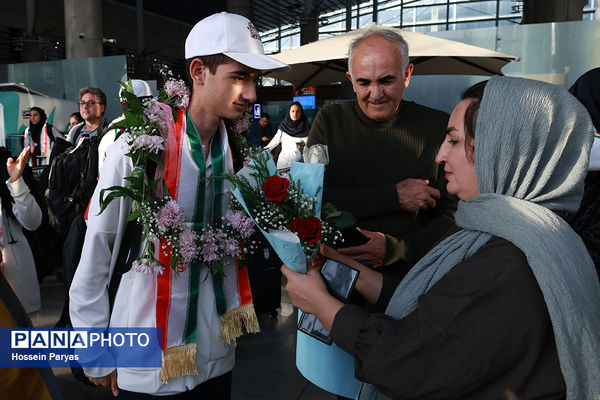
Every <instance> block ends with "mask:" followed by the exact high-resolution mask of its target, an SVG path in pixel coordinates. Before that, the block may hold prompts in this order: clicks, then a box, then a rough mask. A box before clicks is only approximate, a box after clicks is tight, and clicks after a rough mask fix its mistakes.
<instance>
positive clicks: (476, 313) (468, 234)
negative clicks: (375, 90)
mask: <svg viewBox="0 0 600 400" xmlns="http://www.w3.org/2000/svg"><path fill="white" fill-rule="evenodd" d="M591 128H592V127H591V121H590V118H589V116H588V114H587V112H586V111H585V109H584V108H583V106H581V104H579V102H577V101H576V100H575V99H574V98H573V96H571V95H570V94H569V93H568V92H567V91H566V90H565V89H563V88H561V87H558V86H555V85H550V84H548V83H545V82H539V81H533V80H527V79H521V78H510V77H494V78H492V79H490V80H489V81H488V82H481V83H479V84H477V85H475V86H473V87H471V88H469V89H468V90H467V91H466V92H465V93H464V94H463V96H462V100H461V101H460V103H458V105H457V106H456V108H455V109H454V111H453V112H452V115H451V116H450V120H449V122H448V129H447V134H446V139H445V141H444V143H443V144H442V146H441V147H440V150H439V152H438V154H437V157H436V160H437V162H439V163H441V164H443V166H444V171H445V174H446V177H447V180H448V192H449V193H452V194H455V195H457V196H458V197H459V198H460V200H461V201H460V202H459V204H458V209H457V211H456V214H455V217H456V226H455V227H454V228H453V229H452V230H451V231H450V232H448V235H449V236H447V237H446V238H445V239H443V240H442V241H441V242H440V243H438V244H437V245H436V246H435V247H434V248H433V249H432V250H431V251H430V252H429V253H427V254H426V255H425V257H423V258H422V259H421V260H420V261H419V262H418V263H417V264H416V265H415V266H414V267H413V268H412V269H411V270H410V271H409V273H408V274H407V275H406V277H405V278H404V279H403V280H402V281H401V282H400V283H398V280H394V279H393V278H390V276H389V275H382V274H380V273H378V272H377V271H376V270H372V269H370V268H368V267H366V266H364V265H362V264H360V263H358V262H357V261H355V260H354V259H352V258H349V257H346V256H342V255H340V254H339V253H337V252H336V251H335V250H333V249H331V248H329V247H326V246H323V247H321V249H320V251H321V255H322V257H327V258H333V259H336V260H338V261H340V262H342V263H345V264H347V265H349V266H351V267H355V268H357V269H359V270H360V275H359V278H358V282H357V283H356V289H357V290H358V291H359V292H360V293H361V295H363V296H364V297H365V299H367V300H368V301H369V302H370V303H372V304H375V306H376V308H377V309H378V310H380V311H383V310H385V314H383V313H372V314H370V313H368V312H366V311H364V310H363V309H361V308H359V307H357V306H355V305H350V304H347V305H344V304H342V303H340V302H339V301H337V300H336V299H335V298H333V297H332V296H331V295H330V294H329V293H328V292H327V289H326V287H325V284H324V282H323V280H322V278H321V276H320V274H319V271H318V269H317V268H318V265H319V263H317V265H315V267H316V268H309V271H308V273H307V274H305V275H302V274H299V273H296V272H294V271H292V270H290V269H288V268H286V267H282V271H283V273H284V274H285V275H286V276H287V278H288V284H287V289H288V292H289V294H290V297H291V299H292V302H293V303H294V305H295V306H297V307H299V308H300V309H302V310H303V311H304V312H308V313H311V314H314V315H315V316H317V318H319V320H320V321H321V322H322V323H323V325H324V326H325V328H326V329H328V330H329V331H330V332H331V337H332V338H333V339H334V341H335V343H336V344H337V345H338V346H339V347H340V348H342V349H344V350H345V351H347V352H348V353H349V354H350V355H352V356H353V357H354V359H355V374H356V377H357V378H358V379H360V380H362V381H364V382H367V383H368V384H366V385H364V386H363V389H362V391H361V397H360V398H361V399H364V400H371V399H384V398H387V397H391V398H403V399H416V398H419V399H448V398H453V399H463V400H470V399H473V400H475V399H564V398H565V397H566V398H568V399H595V398H598V397H599V396H600V380H599V379H598V371H600V358H598V354H600V335H599V334H598V332H600V313H599V312H598V310H600V283H599V282H598V278H597V276H596V271H595V269H594V265H593V263H592V260H591V258H590V256H589V254H588V253H587V251H586V249H585V246H584V245H583V243H582V241H581V239H580V238H579V237H578V236H577V234H576V233H575V232H573V230H572V229H571V228H570V227H569V225H568V224H567V223H566V222H565V221H564V220H562V219H561V218H560V217H559V216H558V214H559V213H564V212H572V211H574V210H576V209H577V207H578V205H579V201H580V199H581V195H582V193H583V178H584V176H585V171H586V167H587V165H588V154H589V148H590V146H591V143H592V137H591V135H590V134H589V132H590V129H591ZM386 396H387V397H386Z"/></svg>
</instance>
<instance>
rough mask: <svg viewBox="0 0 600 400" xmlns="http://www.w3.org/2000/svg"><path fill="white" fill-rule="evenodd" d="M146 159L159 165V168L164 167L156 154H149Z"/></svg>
mask: <svg viewBox="0 0 600 400" xmlns="http://www.w3.org/2000/svg"><path fill="white" fill-rule="evenodd" d="M148 158H149V159H150V160H151V161H154V162H155V163H156V164H157V165H160V166H161V167H164V166H165V162H164V161H163V159H162V157H161V156H160V155H158V154H154V153H149V154H148Z"/></svg>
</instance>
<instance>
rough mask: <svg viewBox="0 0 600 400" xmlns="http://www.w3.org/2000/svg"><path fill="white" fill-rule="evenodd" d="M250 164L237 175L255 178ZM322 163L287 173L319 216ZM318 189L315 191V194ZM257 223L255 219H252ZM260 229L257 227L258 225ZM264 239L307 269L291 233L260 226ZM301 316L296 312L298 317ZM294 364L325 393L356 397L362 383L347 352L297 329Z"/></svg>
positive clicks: (295, 267) (293, 263) (295, 266)
mask: <svg viewBox="0 0 600 400" xmlns="http://www.w3.org/2000/svg"><path fill="white" fill-rule="evenodd" d="M268 167H269V172H271V174H273V175H274V174H275V173H276V172H277V169H276V167H275V163H274V162H273V160H271V159H269V161H268ZM251 172H252V169H251V166H250V165H248V166H246V167H244V168H243V169H242V170H240V171H239V172H238V173H237V175H238V176H240V175H243V176H246V178H248V180H249V181H250V182H252V180H253V179H254V178H253V177H252V176H251V175H250V174H251ZM324 173H325V166H324V165H323V164H305V163H297V162H294V163H292V166H291V169H290V176H291V178H292V179H293V180H294V181H300V185H301V187H302V189H303V190H304V193H305V194H307V195H309V196H311V197H314V196H315V195H316V197H317V201H316V204H315V212H314V215H315V216H316V217H320V216H321V202H322V194H323V192H322V190H319V188H320V187H322V186H323V175H324ZM232 192H233V194H234V196H235V197H236V198H237V200H238V201H239V202H240V204H241V205H242V207H244V209H245V210H246V212H247V213H248V215H250V213H249V212H248V208H247V206H246V203H245V201H244V199H243V198H242V195H241V193H240V191H239V190H238V189H237V188H233V189H232ZM317 192H318V193H317ZM255 222H256V221H255ZM259 229H260V227H259ZM260 231H261V232H262V233H263V235H264V236H265V238H266V239H267V240H268V241H269V243H270V244H271V246H273V249H274V250H275V252H277V255H278V256H279V258H281V261H283V263H284V264H285V265H286V266H288V267H289V268H291V269H293V270H295V271H299V272H302V273H305V272H306V255H305V254H304V251H303V250H302V246H301V244H300V240H299V239H298V237H297V236H296V235H295V234H294V233H291V232H277V231H273V230H270V231H269V232H265V231H264V230H262V229H260ZM301 315H302V312H301V311H298V318H300V316H301ZM296 366H297V367H298V370H299V371H300V373H301V374H302V375H304V377H305V378H306V379H308V380H309V381H311V382H312V383H314V384H315V385H317V386H319V387H320V388H322V389H324V390H327V391H328V392H331V393H334V394H337V395H339V396H343V397H348V398H353V399H357V398H358V394H359V392H360V388H361V382H360V381H358V380H357V379H356V378H354V359H353V358H352V356H350V355H349V354H348V353H346V352H345V351H343V350H342V349H340V348H339V347H337V346H336V345H335V343H334V344H332V345H327V344H325V343H323V342H321V341H319V340H317V339H315V338H313V337H311V336H309V335H306V334H304V333H302V332H298V336H297V341H296Z"/></svg>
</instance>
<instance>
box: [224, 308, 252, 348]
mask: <svg viewBox="0 0 600 400" xmlns="http://www.w3.org/2000/svg"><path fill="white" fill-rule="evenodd" d="M242 327H244V328H245V329H246V332H248V333H258V332H260V326H259V325H258V318H257V317H256V312H254V306H253V305H252V304H246V305H243V306H241V307H237V308H234V309H233V310H230V311H227V312H226V313H225V314H223V315H221V334H222V335H223V342H225V343H226V344H231V343H232V342H233V341H234V340H235V339H236V338H238V337H240V336H242V335H243V334H244V332H243V330H242Z"/></svg>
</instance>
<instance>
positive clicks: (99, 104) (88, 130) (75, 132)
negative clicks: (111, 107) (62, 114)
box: [67, 86, 108, 146]
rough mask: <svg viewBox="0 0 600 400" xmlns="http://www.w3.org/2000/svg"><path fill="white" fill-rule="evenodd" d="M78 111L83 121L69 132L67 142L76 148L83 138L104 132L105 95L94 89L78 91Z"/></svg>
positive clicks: (105, 122) (106, 123)
mask: <svg viewBox="0 0 600 400" xmlns="http://www.w3.org/2000/svg"><path fill="white" fill-rule="evenodd" d="M79 110H80V112H81V116H82V117H83V121H84V122H81V123H79V124H77V125H75V126H74V127H73V128H71V130H70V131H69V134H68V135H67V140H68V141H69V142H71V143H72V144H74V145H75V146H77V145H78V144H79V142H80V141H81V140H83V139H85V138H91V137H94V136H97V135H99V134H101V133H102V132H104V130H105V129H106V127H107V126H108V122H107V121H106V119H104V111H105V110H106V95H105V94H104V92H103V91H102V90H100V89H98V88H95V87H89V86H88V87H84V88H81V89H80V90H79Z"/></svg>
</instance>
